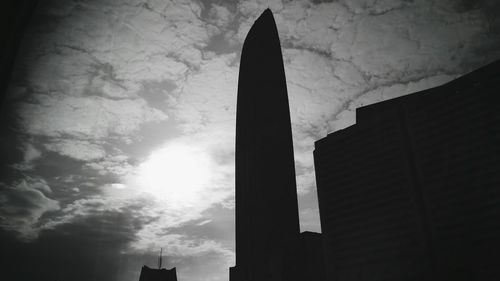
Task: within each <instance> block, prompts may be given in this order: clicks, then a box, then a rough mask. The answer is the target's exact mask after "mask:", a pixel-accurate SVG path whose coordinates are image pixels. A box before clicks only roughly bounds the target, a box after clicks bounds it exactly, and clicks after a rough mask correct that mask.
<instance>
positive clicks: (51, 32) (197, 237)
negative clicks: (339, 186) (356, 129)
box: [0, 0, 500, 281]
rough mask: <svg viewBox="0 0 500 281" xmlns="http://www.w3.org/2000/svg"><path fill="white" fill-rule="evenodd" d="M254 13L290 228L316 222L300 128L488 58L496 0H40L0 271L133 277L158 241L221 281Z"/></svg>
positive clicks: (195, 280)
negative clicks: (271, 39)
mask: <svg viewBox="0 0 500 281" xmlns="http://www.w3.org/2000/svg"><path fill="white" fill-rule="evenodd" d="M268 7H269V8H271V10H272V11H273V13H274V17H275V20H276V23H277V27H278V31H279V35H280V40H281V45H282V51H283V60H284V67H285V72H286V78H287V87H288V96H289V100H290V113H291V119H292V131H293V141H294V152H295V167H296V174H297V192H298V198H299V215H300V226H301V231H316V232H320V231H321V227H320V223H319V214H318V206H317V195H316V186H315V179H314V167H313V156H312V151H313V150H314V142H315V141H316V140H319V139H321V138H323V137H325V136H326V135H327V134H328V133H332V132H335V131H337V130H340V129H343V128H345V127H347V126H350V125H352V124H354V123H355V109H356V108H358V107H361V106H364V105H368V104H371V103H375V102H379V101H383V100H387V99H391V98H395V97H398V96H402V95H405V94H409V93H413V92H416V91H420V90H424V89H428V88H431V87H434V86H438V85H441V84H443V83H446V82H448V81H450V80H452V79H454V78H456V77H459V76H461V75H463V74H465V73H467V72H470V71H472V70H474V69H477V68H479V67H481V66H483V65H485V64H487V63H490V62H493V61H495V60H497V59H500V35H498V34H500V19H498V17H497V15H498V13H499V12H500V4H499V2H498V1H496V0H482V1H466V0H434V1H433V0H418V1H417V0H351V1H347V0H338V1H317V0H314V1H306V0H297V1H280V0H269V1H268V0H263V1H256V0H245V1H230V0H209V1H197V0H176V1H166V0H121V1H119V0H72V1H71V0H41V1H40V4H39V6H38V8H37V10H36V12H35V15H34V17H33V19H32V21H31V23H30V24H29V26H28V28H27V31H26V33H25V34H24V36H23V41H22V45H21V48H20V49H19V51H18V57H17V58H16V63H15V68H14V72H13V75H12V80H11V82H10V85H9V89H8V96H7V99H6V101H5V103H4V106H3V108H2V112H1V114H2V115H1V118H2V119H3V122H4V124H7V125H6V126H5V128H4V129H3V130H2V132H1V133H0V151H1V152H0V153H1V155H2V157H1V159H0V246H1V249H2V251H1V252H0V261H1V266H2V267H4V269H2V270H3V271H7V272H10V274H17V275H18V276H17V278H16V279H17V280H32V279H34V278H35V277H36V278H37V279H38V280H56V279H59V280H65V279H72V280H81V281H91V280H95V281H100V280H106V281H114V280H116V281H136V280H138V278H139V273H140V268H141V266H142V265H144V264H145V265H148V266H150V267H156V259H157V255H158V251H159V249H160V248H163V253H164V266H166V267H167V268H171V267H176V268H177V274H178V279H179V280H180V281H201V280H204V281H212V280H213V281H222V280H228V267H229V266H233V265H234V261H235V252H234V249H235V244H234V206H235V202H234V141H235V117H236V112H235V108H236V90H237V82H238V69H239V58H240V53H241V47H242V44H243V40H244V38H245V36H246V34H247V32H248V30H249V29H250V27H251V25H252V23H253V22H254V21H255V19H256V18H257V17H258V16H259V15H260V14H261V13H262V12H263V11H264V10H265V9H266V8H268ZM263 102H265V101H263ZM339 149H341V148H339ZM263 196H265V194H263Z"/></svg>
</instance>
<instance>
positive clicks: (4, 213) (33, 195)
mask: <svg viewBox="0 0 500 281" xmlns="http://www.w3.org/2000/svg"><path fill="white" fill-rule="evenodd" d="M0 188H1V189H0V202H1V204H0V226H1V227H2V228H4V229H7V230H12V231H15V232H17V233H18V234H19V235H20V236H21V237H22V238H23V239H28V240H29V239H33V238H35V237H36V235H37V232H38V230H39V223H40V220H41V217H42V216H43V215H44V214H45V213H48V212H51V211H57V210H59V209H60V206H59V202H58V201H56V200H53V199H51V198H49V197H47V195H46V194H51V193H52V190H51V188H50V187H49V186H48V185H47V182H46V181H45V180H43V179H42V178H38V177H30V176H26V177H25V178H23V179H21V180H17V181H15V182H13V183H12V184H9V185H7V184H4V183H1V184H0Z"/></svg>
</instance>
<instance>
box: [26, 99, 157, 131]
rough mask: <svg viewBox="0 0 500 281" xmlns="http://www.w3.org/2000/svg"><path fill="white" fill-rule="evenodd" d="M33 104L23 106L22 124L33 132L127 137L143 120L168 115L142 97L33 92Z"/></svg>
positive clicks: (146, 120) (153, 119) (151, 119)
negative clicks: (123, 98)
mask: <svg viewBox="0 0 500 281" xmlns="http://www.w3.org/2000/svg"><path fill="white" fill-rule="evenodd" d="M32 99H33V100H34V102H32V103H23V104H21V105H20V110H19V116H20V117H21V118H22V119H21V125H22V127H23V128H24V129H25V130H26V131H27V132H28V133H30V134H32V135H42V136H48V137H61V136H72V137H76V138H80V139H93V140H98V139H104V138H106V137H110V136H113V135H118V136H126V137H128V136H129V135H131V134H132V133H133V132H135V131H136V130H137V129H138V128H139V126H140V125H141V124H142V123H145V122H152V121H155V122H159V121H163V120H165V119H166V118H167V117H166V115H165V114H164V113H162V112H161V111H159V110H156V109H153V108H150V107H149V106H148V105H147V103H146V102H145V101H144V100H142V99H135V100H128V99H125V100H110V99H106V98H101V97H85V98H84V97H68V96H65V95H62V94H59V95H57V94H52V95H43V94H40V95H33V96H32Z"/></svg>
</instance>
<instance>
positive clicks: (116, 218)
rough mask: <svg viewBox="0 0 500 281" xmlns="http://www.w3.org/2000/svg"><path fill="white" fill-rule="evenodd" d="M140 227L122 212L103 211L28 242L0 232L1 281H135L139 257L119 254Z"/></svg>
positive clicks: (10, 233)
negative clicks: (2, 280)
mask: <svg viewBox="0 0 500 281" xmlns="http://www.w3.org/2000/svg"><path fill="white" fill-rule="evenodd" d="M140 227H141V222H140V221H138V220H136V219H133V216H131V215H130V214H128V213H126V212H110V211H107V212H103V213H101V214H98V215H97V214H96V215H94V216H89V217H85V218H81V219H79V220H77V221H74V222H72V223H67V224H63V225H60V226H58V227H56V228H54V229H51V230H44V231H42V232H41V233H40V235H39V237H38V239H36V240H34V241H31V242H22V241H19V240H17V239H16V238H15V235H14V233H13V232H9V231H0V248H1V249H2V251H1V252H0V264H1V265H2V266H1V267H2V279H4V278H5V279H4V280H18V281H24V280H26V281H32V280H40V281H45V280H47V281H49V280H50V281H54V280H75V281H90V280H96V281H98V280H103V281H104V280H118V277H120V278H121V279H119V280H122V281H129V280H130V281H132V280H134V281H137V280H138V273H139V271H140V267H141V266H142V264H141V259H143V257H144V256H143V255H139V254H131V253H127V252H125V251H124V249H126V248H127V247H128V244H129V243H130V242H132V241H133V240H134V238H135V232H136V231H137V229H138V228H140ZM127 270H128V271H127ZM124 271H125V272H126V273H127V274H124Z"/></svg>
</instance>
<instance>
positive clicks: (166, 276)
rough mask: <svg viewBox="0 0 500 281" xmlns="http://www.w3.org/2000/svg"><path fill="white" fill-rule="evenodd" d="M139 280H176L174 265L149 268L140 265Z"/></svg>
mask: <svg viewBox="0 0 500 281" xmlns="http://www.w3.org/2000/svg"><path fill="white" fill-rule="evenodd" d="M139 281H177V272H176V270H175V267H174V268H172V269H165V268H159V269H156V268H149V267H147V266H145V265H144V266H142V269H141V276H140V277H139Z"/></svg>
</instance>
